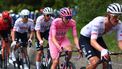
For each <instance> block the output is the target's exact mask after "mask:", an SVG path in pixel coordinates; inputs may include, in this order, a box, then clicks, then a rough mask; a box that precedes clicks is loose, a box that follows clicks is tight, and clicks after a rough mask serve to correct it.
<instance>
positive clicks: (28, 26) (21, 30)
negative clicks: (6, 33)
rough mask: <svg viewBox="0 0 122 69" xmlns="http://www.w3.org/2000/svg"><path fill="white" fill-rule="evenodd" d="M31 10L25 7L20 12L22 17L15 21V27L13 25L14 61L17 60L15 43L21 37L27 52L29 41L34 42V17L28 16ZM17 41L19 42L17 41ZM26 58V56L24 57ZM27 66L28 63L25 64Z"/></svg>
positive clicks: (12, 44)
mask: <svg viewBox="0 0 122 69" xmlns="http://www.w3.org/2000/svg"><path fill="white" fill-rule="evenodd" d="M29 13H30V12H29V10H28V9H23V10H22V11H21V12H20V16H21V17H20V18H18V19H17V20H16V21H15V24H14V27H13V31H12V33H13V34H12V35H13V36H12V41H13V42H12V43H11V46H12V48H13V50H12V53H11V54H12V61H16V59H15V55H14V51H15V45H16V43H17V42H18V40H19V39H21V41H22V43H23V47H24V48H23V49H24V52H25V53H26V54H27V42H28V41H30V42H32V37H33V34H34V22H33V20H32V19H30V18H28V17H29ZM29 30H30V32H31V33H30V36H29V38H28V33H29ZM16 41H17V42H16ZM23 58H24V57H23ZM24 67H26V64H25V66H24Z"/></svg>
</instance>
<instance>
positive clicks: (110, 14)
mask: <svg viewBox="0 0 122 69" xmlns="http://www.w3.org/2000/svg"><path fill="white" fill-rule="evenodd" d="M110 15H112V16H116V17H118V16H121V15H122V14H110Z"/></svg>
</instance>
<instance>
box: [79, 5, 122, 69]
mask: <svg viewBox="0 0 122 69" xmlns="http://www.w3.org/2000/svg"><path fill="white" fill-rule="evenodd" d="M121 14H122V6H121V5H120V4H118V3H112V4H110V5H109V6H108V7H107V14H106V15H105V16H98V17H96V18H94V19H93V20H92V21H90V22H89V23H88V24H87V25H86V26H84V27H83V28H82V29H81V32H80V38H79V45H80V47H81V49H82V51H83V52H84V54H85V56H86V58H87V59H88V60H89V64H88V65H87V66H86V69H96V67H97V63H98V62H99V60H102V59H105V60H108V59H109V54H108V50H107V49H108V48H107V46H106V44H105V42H104V40H103V38H102V36H103V35H104V34H106V33H108V32H111V31H113V30H115V31H116V32H117V39H118V45H119V47H120V49H122V22H121V21H120V20H119V16H120V15H121ZM105 68H107V67H106V63H103V69H105Z"/></svg>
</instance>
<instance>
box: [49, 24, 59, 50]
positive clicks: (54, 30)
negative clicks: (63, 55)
mask: <svg viewBox="0 0 122 69" xmlns="http://www.w3.org/2000/svg"><path fill="white" fill-rule="evenodd" d="M50 31H51V34H52V36H51V37H52V38H51V40H52V42H53V43H54V44H55V46H56V47H57V48H58V49H60V45H59V44H58V42H57V40H56V27H55V24H53V23H52V25H51V28H50Z"/></svg>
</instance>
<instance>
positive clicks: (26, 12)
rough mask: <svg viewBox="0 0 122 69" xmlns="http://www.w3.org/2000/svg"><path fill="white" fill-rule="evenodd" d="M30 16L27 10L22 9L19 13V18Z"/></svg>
mask: <svg viewBox="0 0 122 69" xmlns="http://www.w3.org/2000/svg"><path fill="white" fill-rule="evenodd" d="M29 14H30V11H29V10H28V9H23V10H22V11H21V12H20V15H21V16H26V15H29Z"/></svg>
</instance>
